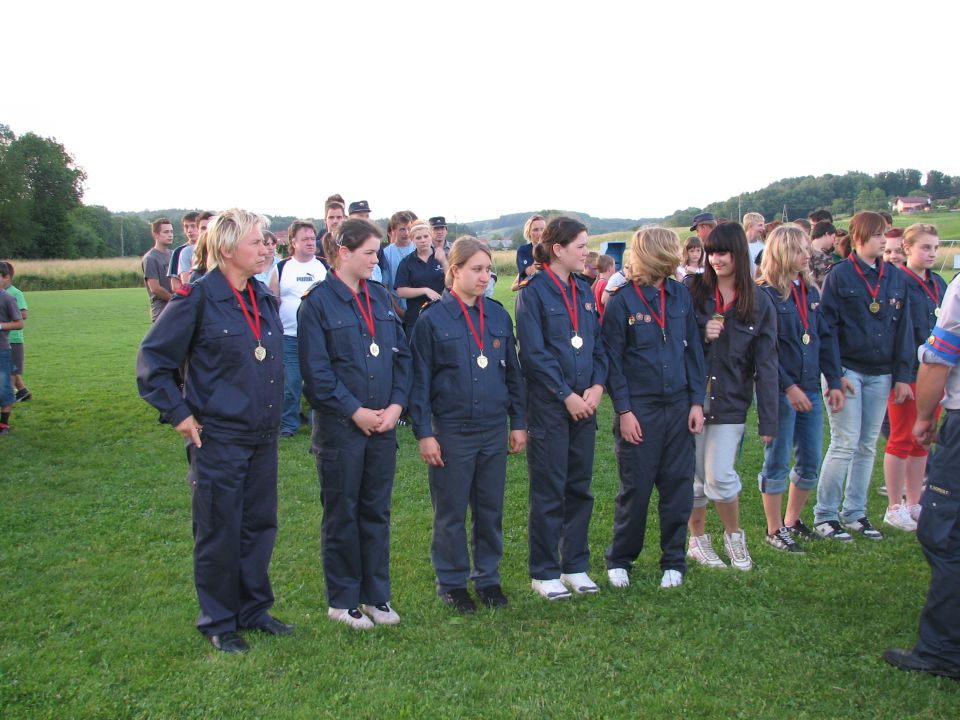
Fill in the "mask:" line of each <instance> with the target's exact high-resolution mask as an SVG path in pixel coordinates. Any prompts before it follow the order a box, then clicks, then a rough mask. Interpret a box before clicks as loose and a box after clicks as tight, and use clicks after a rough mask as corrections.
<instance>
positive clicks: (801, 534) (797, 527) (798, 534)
mask: <svg viewBox="0 0 960 720" xmlns="http://www.w3.org/2000/svg"><path fill="white" fill-rule="evenodd" d="M787 530H789V531H790V534H791V535H793V537H794V538H795V539H796V540H819V539H820V536H819V535H817V534H816V533H815V532H814V531H813V530H811V529H810V528H808V527H807V526H806V525H804V524H803V520H801V519H799V518H797V521H796V522H795V523H794V524H793V525H788V526H787Z"/></svg>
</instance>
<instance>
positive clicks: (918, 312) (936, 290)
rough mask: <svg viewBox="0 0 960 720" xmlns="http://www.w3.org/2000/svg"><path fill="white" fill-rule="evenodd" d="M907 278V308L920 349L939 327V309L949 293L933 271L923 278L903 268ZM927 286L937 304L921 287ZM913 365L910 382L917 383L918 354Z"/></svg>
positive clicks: (929, 271)
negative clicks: (934, 329) (937, 326)
mask: <svg viewBox="0 0 960 720" xmlns="http://www.w3.org/2000/svg"><path fill="white" fill-rule="evenodd" d="M901 270H902V271H903V273H904V274H905V275H906V276H907V308H908V309H909V312H910V322H911V323H912V325H913V344H914V345H915V346H916V347H918V348H919V347H920V346H921V345H923V344H924V343H926V342H927V338H929V337H930V333H931V332H932V331H933V328H935V327H936V325H937V308H939V307H940V304H941V303H942V302H943V296H944V295H945V294H946V292H947V283H946V281H945V280H944V279H943V278H942V277H940V276H939V275H937V273H935V272H934V271H933V270H928V271H927V276H926V277H922V276H920V277H919V279H918V276H916V275H914V274H911V273H910V271H909V270H908V269H906V268H901ZM921 282H922V283H923V285H925V286H926V287H927V288H928V289H929V290H930V292H931V293H933V296H934V297H935V298H937V302H936V304H934V302H933V298H931V297H930V296H929V295H928V294H927V293H926V292H925V291H924V289H923V287H922V286H921ZM911 357H912V360H913V363H912V364H911V365H910V382H912V383H913V382H916V381H917V371H918V370H919V369H920V361H919V360H918V359H917V353H916V352H914V353H913V354H912V356H911Z"/></svg>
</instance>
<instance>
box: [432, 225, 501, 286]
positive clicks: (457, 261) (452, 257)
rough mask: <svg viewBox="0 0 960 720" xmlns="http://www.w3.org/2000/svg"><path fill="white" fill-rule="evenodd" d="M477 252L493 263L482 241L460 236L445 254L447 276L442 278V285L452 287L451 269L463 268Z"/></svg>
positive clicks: (488, 250)
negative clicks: (484, 254) (483, 254)
mask: <svg viewBox="0 0 960 720" xmlns="http://www.w3.org/2000/svg"><path fill="white" fill-rule="evenodd" d="M478 252H482V253H486V254H487V257H488V258H490V261H491V262H493V255H492V254H491V253H490V247H489V246H488V245H487V244H486V243H485V242H484V241H483V240H479V239H477V238H475V237H473V235H461V236H460V237H458V238H457V239H456V240H455V241H454V243H453V245H451V246H450V252H448V253H447V260H448V264H447V274H446V276H445V277H444V284H445V285H446V286H447V287H453V269H454V268H455V267H456V268H459V267H463V266H464V265H466V264H467V261H468V260H470V258H472V257H473V256H474V255H476V254H477V253H478Z"/></svg>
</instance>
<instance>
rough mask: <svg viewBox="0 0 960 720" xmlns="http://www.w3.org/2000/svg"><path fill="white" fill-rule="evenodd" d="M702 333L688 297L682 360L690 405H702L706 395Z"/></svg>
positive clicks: (705, 369) (691, 299) (691, 300)
mask: <svg viewBox="0 0 960 720" xmlns="http://www.w3.org/2000/svg"><path fill="white" fill-rule="evenodd" d="M702 337H703V334H702V333H701V331H700V326H699V325H698V324H697V313H696V312H695V311H694V309H693V298H692V297H691V298H690V312H688V313H687V339H686V342H687V347H686V352H684V354H683V361H684V362H685V363H686V366H687V387H688V388H689V393H690V405H691V406H693V405H701V406H702V405H703V401H704V398H706V396H707V365H706V361H705V360H704V357H703V341H702V340H701V338H702Z"/></svg>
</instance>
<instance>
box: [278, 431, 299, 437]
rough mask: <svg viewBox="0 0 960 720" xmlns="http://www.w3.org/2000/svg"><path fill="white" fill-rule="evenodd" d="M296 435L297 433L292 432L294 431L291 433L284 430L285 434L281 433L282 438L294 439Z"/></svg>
mask: <svg viewBox="0 0 960 720" xmlns="http://www.w3.org/2000/svg"><path fill="white" fill-rule="evenodd" d="M296 434H297V433H295V432H292V431H290V430H284V431H283V432H281V433H280V437H282V438H292V437H293V436H294V435H296Z"/></svg>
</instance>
